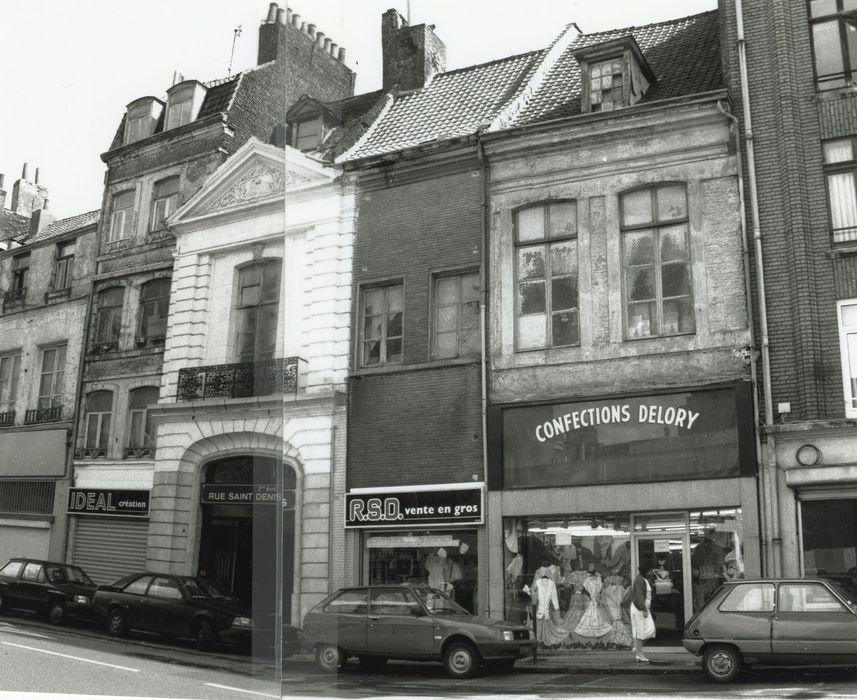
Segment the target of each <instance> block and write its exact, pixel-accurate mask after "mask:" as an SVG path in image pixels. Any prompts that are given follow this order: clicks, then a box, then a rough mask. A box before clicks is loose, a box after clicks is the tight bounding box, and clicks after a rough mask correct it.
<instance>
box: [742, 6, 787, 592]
mask: <svg viewBox="0 0 857 700" xmlns="http://www.w3.org/2000/svg"><path fill="white" fill-rule="evenodd" d="M735 19H736V22H737V30H738V42H737V43H738V67H739V70H740V75H741V105H742V108H743V112H744V143H745V146H746V148H747V175H748V179H749V181H748V185H749V192H750V214H751V217H752V219H751V220H752V224H753V249H754V253H755V256H756V288H757V289H756V293H757V295H758V297H759V329H760V330H761V333H762V338H761V340H762V346H761V351H762V382H763V389H764V392H765V393H764V402H765V424H764V426H762V427H763V429H765V430H766V431H767V447H766V457H765V464H764V465H762V468H763V469H764V470H765V472H766V473H765V479H764V482H765V485H766V494H765V495H766V496H767V497H768V498H769V499H770V500H769V502H768V505H767V511H768V517H769V523H770V530H769V532H768V533H766V536H768V537H769V539H770V543H771V545H770V553H769V566H770V568H769V569H768V570H767V571H765V572H763V573H765V574H766V575H768V576H773V577H779V576H780V575H781V573H782V551H781V541H780V516H779V512H780V507H779V497H778V493H777V446H776V438H775V435H774V433H773V431H770V430H769V429H770V428H771V427H773V425H774V407H773V406H772V405H771V401H772V391H771V356H770V341H769V338H768V308H767V298H766V295H765V265H764V261H763V257H762V228H761V224H760V223H759V221H760V217H759V196H758V192H757V189H756V163H755V158H756V156H755V148H754V145H753V123H752V119H751V115H750V88H749V83H748V79H747V48H746V40H745V38H744V8H743V4H742V0H735Z"/></svg>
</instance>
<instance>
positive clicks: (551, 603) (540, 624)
mask: <svg viewBox="0 0 857 700" xmlns="http://www.w3.org/2000/svg"><path fill="white" fill-rule="evenodd" d="M533 591H534V593H535V596H536V601H537V603H538V607H537V609H536V639H537V640H538V641H539V642H540V643H541V644H543V645H544V646H556V645H557V644H559V643H560V642H562V641H563V640H564V639H566V638H567V637H568V630H565V629H563V627H562V620H561V618H560V615H559V601H558V600H557V593H556V584H554V582H553V581H552V580H551V579H549V578H546V577H543V578H540V579H539V580H538V581H536V582H534V583H533Z"/></svg>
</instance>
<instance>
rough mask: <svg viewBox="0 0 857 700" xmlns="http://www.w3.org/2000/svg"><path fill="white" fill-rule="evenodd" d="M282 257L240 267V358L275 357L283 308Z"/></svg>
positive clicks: (237, 311) (243, 359)
mask: <svg viewBox="0 0 857 700" xmlns="http://www.w3.org/2000/svg"><path fill="white" fill-rule="evenodd" d="M280 267H281V265H280V261H279V260H264V261H262V262H258V263H252V264H250V265H247V266H245V267H242V268H240V269H239V270H238V304H237V306H236V309H235V311H236V316H237V328H238V333H237V341H236V354H237V355H238V361H239V362H255V361H257V360H268V359H271V358H272V357H274V352H275V350H276V347H277V315H278V314H279V309H280Z"/></svg>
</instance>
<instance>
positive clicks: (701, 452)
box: [488, 383, 759, 646]
mask: <svg viewBox="0 0 857 700" xmlns="http://www.w3.org/2000/svg"><path fill="white" fill-rule="evenodd" d="M752 425H753V424H752V400H751V395H750V386H749V385H748V384H744V383H740V384H731V385H725V386H722V385H721V386H716V387H708V388H705V389H692V390H685V391H675V392H672V393H664V394H659V395H645V396H640V395H635V396H622V397H615V398H609V399H602V400H596V401H584V402H563V403H549V404H548V403H540V404H530V405H506V406H495V407H493V408H492V413H491V427H492V433H491V447H492V454H491V459H490V461H489V464H490V467H489V504H488V508H489V516H490V517H489V527H488V532H489V538H490V545H489V552H490V555H489V556H490V562H489V566H490V570H491V581H492V586H491V592H490V594H491V611H492V614H498V613H499V614H502V615H503V616H504V617H505V618H507V619H512V620H516V621H521V622H527V623H532V621H533V618H534V617H535V618H536V622H537V634H538V637H539V639H540V640H541V641H542V642H543V644H544V645H545V646H593V645H600V646H604V645H606V646H611V645H615V646H627V645H629V644H630V628H629V625H628V620H627V614H626V613H625V612H623V609H622V606H621V601H622V598H623V596H624V593H625V590H626V589H627V587H628V586H630V584H631V581H632V580H633V577H634V575H635V574H636V571H637V567H638V566H639V565H640V564H641V563H646V564H649V565H650V566H651V569H652V573H651V575H650V579H651V583H652V589H653V607H654V610H655V612H656V617H655V619H656V626H657V628H658V638H659V640H661V642H663V643H678V640H679V638H680V633H681V630H682V629H683V627H684V622H685V620H687V619H688V618H689V616H690V615H692V614H693V612H694V611H695V610H697V609H698V608H699V606H700V605H701V604H702V603H703V602H704V600H705V599H706V598H707V597H708V595H710V594H711V593H712V592H713V591H714V590H716V588H717V587H718V586H719V585H720V583H721V582H722V581H724V580H726V579H728V578H740V577H745V576H751V575H758V573H759V551H758V516H757V508H756V503H757V496H756V483H755V477H754V474H755V468H756V461H755V452H754V445H753V433H752ZM495 581H496V582H497V583H494V582H495ZM500 582H502V584H501V583H500ZM539 589H543V590H542V591H541V592H542V598H543V599H547V601H548V603H547V605H546V610H545V611H544V613H542V611H540V610H539V609H538V606H536V607H535V608H534V607H533V604H534V602H536V601H537V600H538V598H539V595H538V593H537V592H536V591H537V590H539ZM551 600H553V601H555V602H550V601H551Z"/></svg>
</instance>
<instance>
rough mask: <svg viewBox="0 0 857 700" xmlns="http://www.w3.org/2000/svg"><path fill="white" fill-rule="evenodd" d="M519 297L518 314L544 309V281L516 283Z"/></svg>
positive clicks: (542, 310)
mask: <svg viewBox="0 0 857 700" xmlns="http://www.w3.org/2000/svg"><path fill="white" fill-rule="evenodd" d="M518 290H519V294H520V298H519V301H518V304H519V306H518V313H519V314H537V313H542V312H544V311H545V309H546V308H547V307H546V300H545V283H544V282H525V283H524V284H521V285H518Z"/></svg>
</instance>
